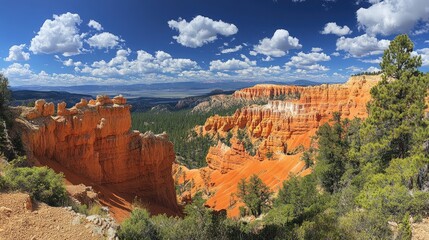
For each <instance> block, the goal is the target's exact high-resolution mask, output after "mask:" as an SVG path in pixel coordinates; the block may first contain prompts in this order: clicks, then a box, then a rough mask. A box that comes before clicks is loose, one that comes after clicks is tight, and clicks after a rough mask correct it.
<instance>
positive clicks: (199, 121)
mask: <svg viewBox="0 0 429 240" xmlns="http://www.w3.org/2000/svg"><path fill="white" fill-rule="evenodd" d="M251 103H253V102H248V103H239V104H233V105H232V106H229V107H226V108H214V109H211V110H210V111H207V112H201V111H192V109H185V110H179V111H164V110H163V111H157V110H151V111H147V112H135V113H132V128H133V129H136V130H139V131H140V132H146V131H152V132H153V133H162V132H166V133H167V134H168V137H169V139H170V141H171V142H173V144H174V150H175V152H176V155H177V156H178V158H177V160H178V161H179V162H180V163H181V164H183V165H185V166H186V167H188V168H200V167H204V166H206V165H207V163H206V156H207V153H208V150H209V148H210V146H213V145H215V144H217V142H218V140H221V141H222V142H224V143H226V144H229V142H228V141H229V140H226V139H223V138H221V137H219V136H209V135H205V136H200V134H198V133H199V131H200V129H195V127H196V126H197V125H204V123H205V121H206V120H207V118H209V117H210V116H213V115H215V114H217V115H220V116H228V115H232V114H234V112H235V111H236V110H237V109H238V108H241V107H243V106H245V105H246V104H251ZM257 103H262V101H258V102H257ZM197 132H198V133H197ZM230 137H231V136H230ZM227 142H228V143H227Z"/></svg>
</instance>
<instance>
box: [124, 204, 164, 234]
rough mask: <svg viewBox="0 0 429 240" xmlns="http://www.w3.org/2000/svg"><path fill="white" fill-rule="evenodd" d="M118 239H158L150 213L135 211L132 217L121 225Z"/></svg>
mask: <svg viewBox="0 0 429 240" xmlns="http://www.w3.org/2000/svg"><path fill="white" fill-rule="evenodd" d="M118 237H119V238H120V239H127V240H133V239H135V240H140V239H142V240H146V239H148V240H149V239H157V237H156V231H155V226H154V225H153V224H152V222H151V219H150V216H149V213H148V212H147V211H146V210H145V209H141V208H136V209H134V210H133V211H132V212H131V217H130V218H128V219H127V220H125V221H124V222H123V223H122V224H121V228H120V229H119V231H118Z"/></svg>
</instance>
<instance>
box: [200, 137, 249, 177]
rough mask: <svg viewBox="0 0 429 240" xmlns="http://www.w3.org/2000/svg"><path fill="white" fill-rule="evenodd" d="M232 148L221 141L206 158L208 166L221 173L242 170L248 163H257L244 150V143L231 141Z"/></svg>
mask: <svg viewBox="0 0 429 240" xmlns="http://www.w3.org/2000/svg"><path fill="white" fill-rule="evenodd" d="M231 143H232V144H231V147H228V146H227V145H225V144H223V143H222V142H220V141H219V143H218V145H217V146H214V147H210V149H209V152H208V154H207V157H206V161H207V164H208V166H209V167H210V168H211V169H213V170H219V171H220V172H221V173H226V172H229V171H230V170H233V169H237V168H240V167H241V166H243V165H244V164H245V163H246V162H248V161H252V160H253V161H255V160H256V159H254V158H253V157H252V156H250V155H249V154H248V153H247V152H246V151H245V149H244V145H243V143H241V142H239V141H237V140H236V139H235V138H233V139H231Z"/></svg>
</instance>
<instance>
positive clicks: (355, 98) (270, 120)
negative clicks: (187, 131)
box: [175, 76, 381, 216]
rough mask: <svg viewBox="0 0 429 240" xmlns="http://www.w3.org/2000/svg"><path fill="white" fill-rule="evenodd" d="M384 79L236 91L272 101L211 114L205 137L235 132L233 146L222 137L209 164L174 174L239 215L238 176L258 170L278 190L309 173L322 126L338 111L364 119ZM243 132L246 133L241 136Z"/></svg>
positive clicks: (245, 96) (211, 151) (201, 129)
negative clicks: (307, 159) (308, 157)
mask: <svg viewBox="0 0 429 240" xmlns="http://www.w3.org/2000/svg"><path fill="white" fill-rule="evenodd" d="M380 80H381V76H358V77H351V78H350V79H349V80H348V81H347V82H346V83H344V84H323V85H320V86H311V87H299V86H286V85H284V86H283V85H267V84H262V85H256V86H254V87H250V88H245V89H242V90H238V91H236V92H235V93H234V95H233V97H234V98H236V99H237V100H239V101H242V100H243V99H244V100H258V99H261V100H262V101H261V102H264V101H265V102H267V101H268V103H267V104H265V105H252V106H248V107H244V108H241V109H238V110H237V111H236V112H235V114H233V115H232V116H212V117H210V118H208V119H207V120H206V122H205V124H204V125H203V126H198V127H196V128H195V130H196V131H197V132H199V133H201V134H203V135H204V134H210V135H212V136H221V137H225V138H226V136H227V135H228V133H232V138H231V139H230V142H229V144H225V143H222V142H221V141H219V143H218V144H217V145H216V146H213V147H210V149H209V152H208V155H207V157H206V161H207V164H208V166H207V167H206V168H202V169H192V170H188V169H182V170H181V171H175V174H176V177H177V176H181V177H177V179H178V180H179V181H178V182H179V183H180V184H183V183H184V182H186V181H184V180H182V178H183V176H186V179H188V181H187V183H188V185H190V186H188V187H191V188H192V192H193V193H195V192H197V191H205V192H207V193H208V197H207V198H208V200H207V202H206V204H207V205H209V206H210V207H212V208H214V209H216V210H221V209H226V210H227V213H228V215H229V216H238V214H239V207H240V206H241V204H242V203H240V201H239V199H238V198H237V196H236V191H237V183H238V182H239V181H240V179H242V178H249V177H250V176H251V175H253V174H256V175H258V176H259V177H260V178H261V179H262V181H263V182H264V183H265V184H267V186H268V187H270V189H271V190H272V191H274V192H277V191H278V189H279V188H280V187H281V185H282V183H283V181H284V180H287V179H288V178H289V176H290V175H291V174H294V175H298V176H304V175H307V174H309V173H310V172H311V169H309V168H306V166H305V163H304V161H302V160H301V156H302V152H303V151H304V150H305V149H306V148H308V147H309V146H310V143H311V137H312V136H314V135H315V133H316V131H317V129H318V128H319V126H321V125H322V124H324V123H326V122H328V121H329V120H330V119H331V118H332V115H333V113H334V112H339V113H341V116H342V118H354V117H359V118H365V117H366V116H367V112H366V105H367V103H368V101H369V100H370V89H371V88H372V87H373V86H375V85H376V84H377V83H378V82H379V81H380ZM275 99H277V100H275ZM239 129H240V131H241V133H240V134H239V133H238V130H239ZM243 130H244V132H245V133H246V134H247V137H243V136H241V137H239V135H243ZM229 135H231V134H229ZM239 139H241V140H239ZM249 143H251V144H252V145H253V147H254V148H255V149H254V150H255V151H254V153H253V154H250V152H249V151H248V150H246V146H245V145H246V144H247V145H249ZM228 145H229V146H228ZM183 172H184V173H185V174H183ZM189 183H192V184H189ZM185 194H186V193H185Z"/></svg>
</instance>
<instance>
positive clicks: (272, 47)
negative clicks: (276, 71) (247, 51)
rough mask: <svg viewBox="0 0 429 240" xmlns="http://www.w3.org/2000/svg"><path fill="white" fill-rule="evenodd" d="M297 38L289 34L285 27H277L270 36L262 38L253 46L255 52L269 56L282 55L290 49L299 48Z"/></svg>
mask: <svg viewBox="0 0 429 240" xmlns="http://www.w3.org/2000/svg"><path fill="white" fill-rule="evenodd" d="M301 47H302V45H301V44H299V39H298V38H295V37H292V36H290V35H289V32H288V31H287V30H285V29H277V30H276V31H275V32H274V34H273V36H272V37H271V38H264V39H262V40H260V41H259V44H258V45H255V46H253V51H254V52H255V53H259V54H263V55H266V56H270V57H282V56H284V55H286V54H287V53H288V51H289V50H290V49H300V48H301Z"/></svg>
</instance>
